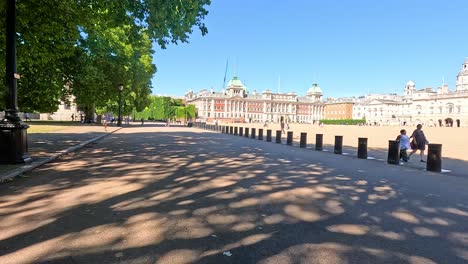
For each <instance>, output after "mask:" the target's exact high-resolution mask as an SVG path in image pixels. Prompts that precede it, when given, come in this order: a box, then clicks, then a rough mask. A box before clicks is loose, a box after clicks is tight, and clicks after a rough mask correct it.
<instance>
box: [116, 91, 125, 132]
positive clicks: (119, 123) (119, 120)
mask: <svg viewBox="0 0 468 264" xmlns="http://www.w3.org/2000/svg"><path fill="white" fill-rule="evenodd" d="M123 88H124V87H123V85H122V84H121V85H119V119H118V120H117V126H119V127H120V126H122V91H123Z"/></svg>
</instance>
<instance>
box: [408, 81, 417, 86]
mask: <svg viewBox="0 0 468 264" xmlns="http://www.w3.org/2000/svg"><path fill="white" fill-rule="evenodd" d="M415 85H416V84H414V82H413V81H409V82H407V83H406V86H415Z"/></svg>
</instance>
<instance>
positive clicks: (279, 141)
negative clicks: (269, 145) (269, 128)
mask: <svg viewBox="0 0 468 264" xmlns="http://www.w3.org/2000/svg"><path fill="white" fill-rule="evenodd" d="M276 143H278V144H281V130H276Z"/></svg>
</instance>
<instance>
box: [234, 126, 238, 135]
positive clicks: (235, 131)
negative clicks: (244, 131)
mask: <svg viewBox="0 0 468 264" xmlns="http://www.w3.org/2000/svg"><path fill="white" fill-rule="evenodd" d="M238 134H239V128H238V127H234V136H237V135H238Z"/></svg>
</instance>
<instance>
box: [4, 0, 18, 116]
mask: <svg viewBox="0 0 468 264" xmlns="http://www.w3.org/2000/svg"><path fill="white" fill-rule="evenodd" d="M5 78H6V83H7V90H6V100H7V101H6V108H7V109H6V110H5V118H6V119H7V120H8V121H10V122H11V123H20V122H21V118H20V117H19V116H18V111H19V110H18V94H17V91H18V89H17V82H18V80H17V78H19V76H18V75H17V73H16V1H15V0H7V3H6V76H5Z"/></svg>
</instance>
